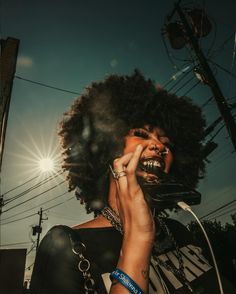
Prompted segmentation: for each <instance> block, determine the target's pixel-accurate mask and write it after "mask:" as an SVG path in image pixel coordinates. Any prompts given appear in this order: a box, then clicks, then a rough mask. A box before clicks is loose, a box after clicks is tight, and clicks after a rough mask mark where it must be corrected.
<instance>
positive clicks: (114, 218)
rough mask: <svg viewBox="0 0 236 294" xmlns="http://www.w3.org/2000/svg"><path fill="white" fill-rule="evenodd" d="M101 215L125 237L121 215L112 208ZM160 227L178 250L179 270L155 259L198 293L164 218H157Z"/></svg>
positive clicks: (187, 286) (155, 256)
mask: <svg viewBox="0 0 236 294" xmlns="http://www.w3.org/2000/svg"><path fill="white" fill-rule="evenodd" d="M101 214H102V215H103V216H104V217H105V218H106V219H107V220H108V221H109V222H110V223H111V225H112V226H113V227H114V228H115V229H116V230H117V231H119V232H120V233H121V234H122V235H123V227H122V224H121V221H120V218H119V215H118V214H117V213H116V212H115V211H114V210H113V209H112V208H111V207H108V206H106V207H104V208H103V210H102V211H101ZM156 218H157V220H158V222H159V224H160V227H161V228H162V229H163V230H164V232H165V233H166V235H167V236H169V237H170V240H171V242H172V243H173V245H174V247H175V249H176V255H177V259H178V262H179V268H176V267H175V266H173V265H171V264H168V263H167V262H165V261H163V260H161V259H160V258H159V257H157V254H154V256H153V258H154V259H155V260H156V261H157V262H158V264H159V265H161V266H163V267H164V268H165V269H167V270H168V271H170V272H172V273H173V274H174V275H175V276H177V277H178V278H179V279H180V280H181V281H182V282H183V284H184V285H185V287H186V288H187V289H188V290H189V291H190V292H191V293H193V294H194V293H197V292H195V291H194V290H193V288H192V287H191V286H190V283H189V282H188V280H187V279H186V276H185V273H184V262H183V258H182V254H181V252H180V249H179V246H178V245H177V243H176V241H175V238H174V236H173V234H172V233H171V231H170V230H169V228H168V227H167V225H166V223H165V221H164V218H160V217H156ZM153 249H154V250H153V252H154V253H157V252H156V251H157V250H155V245H154V248H153Z"/></svg>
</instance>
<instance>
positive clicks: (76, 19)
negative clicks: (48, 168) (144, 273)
mask: <svg viewBox="0 0 236 294" xmlns="http://www.w3.org/2000/svg"><path fill="white" fill-rule="evenodd" d="M173 3H174V1H171V0H165V1H164V0H156V1H154V0H147V1H137V0H136V1H133V0H126V1H124V0H120V1H117V0H109V1H108V0H100V1H96V0H86V1H82V0H69V1H62V0H60V1H55V0H51V1H46V0H43V1H32V0H31V1H30V0H21V1H17V0H1V2H0V5H1V16H0V17H1V23H0V25H1V27H0V29H1V30H0V33H1V38H2V39H6V38H7V37H14V38H17V39H19V40H20V47H19V53H18V62H17V70H16V75H17V76H18V77H21V78H25V79H29V80H32V81H36V82H41V83H44V84H47V85H50V86H55V87H58V88H62V89H65V90H69V91H72V92H77V93H81V92H82V91H83V89H84V87H86V85H88V84H89V83H90V82H92V81H93V80H101V79H103V78H104V77H105V76H106V75H108V74H111V73H117V74H129V73H131V72H132V71H133V70H134V68H139V69H140V70H141V71H142V72H143V73H144V75H145V76H146V77H150V78H152V79H153V80H155V81H156V83H157V84H160V85H162V86H163V85H165V84H166V83H167V82H168V81H169V80H170V78H171V77H172V76H173V75H175V74H176V73H178V72H179V69H183V68H186V67H188V66H190V65H192V63H191V61H190V60H189V59H191V58H193V59H194V57H193V55H194V54H193V52H190V51H191V50H190V49H188V50H187V49H181V50H173V49H172V48H171V47H170V46H169V43H168V40H166V44H167V47H168V50H169V54H170V55H171V58H172V61H173V63H174V64H175V66H173V64H172V63H171V62H170V60H169V58H168V55H167V52H166V50H165V47H164V45H163V42H162V38H161V29H162V28H163V26H164V22H165V18H166V15H167V14H168V13H170V12H171V11H172V9H173ZM182 3H183V4H184V6H185V7H186V6H187V7H193V6H194V5H195V6H197V7H199V6H202V5H203V7H204V8H205V9H206V11H207V13H208V15H209V17H210V19H211V21H212V24H213V28H212V31H211V33H210V34H209V36H207V37H205V38H202V40H201V46H202V48H203V51H204V52H205V54H206V55H207V56H208V58H209V59H210V60H211V61H214V62H215V63H216V64H217V65H218V66H212V69H213V71H214V73H215V74H216V78H217V80H218V82H219V85H220V87H221V88H222V91H223V93H224V95H225V97H226V98H227V99H230V98H232V97H234V96H235V95H236V94H235V90H236V86H235V77H233V76H232V75H229V74H228V73H226V71H225V70H227V71H230V72H232V73H233V74H234V75H235V74H236V65H235V59H234V53H235V52H234V45H235V37H234V35H235V28H236V26H235V11H236V3H235V1H234V0H226V1H224V2H222V1H214V0H206V1H192V2H191V3H190V2H189V1H187V2H186V1H182ZM186 3H187V5H186ZM191 55H192V56H191ZM195 63H196V60H195ZM219 66H221V67H223V68H224V69H225V70H222V69H221V68H220V67H219ZM186 80H187V78H186ZM186 80H184V81H186ZM184 81H183V82H180V83H179V84H178V85H176V86H175V87H173V90H172V91H173V92H175V91H176V90H177V89H178V90H179V91H178V93H177V94H179V95H183V94H185V93H186V92H187V91H188V90H189V89H190V88H191V87H192V86H193V85H194V84H195V83H196V79H195V80H193V81H192V82H190V83H189V84H187V85H186V86H185V87H183V88H182V89H180V88H181V86H183V84H184ZM174 84H175V82H172V83H170V84H169V86H168V87H167V89H170V88H171V87H172V86H173V85H174ZM188 95H189V96H191V97H192V98H193V100H194V101H195V103H197V104H199V105H203V104H204V103H205V102H206V101H207V100H208V99H209V98H210V96H211V92H210V90H209V88H208V87H207V86H206V85H203V84H199V85H198V86H196V87H195V88H194V89H193V90H192V91H190V92H189V94H188ZM76 96H77V94H72V93H67V92H63V91H58V90H55V89H51V88H47V87H43V86H40V85H36V84H33V83H29V82H27V81H25V80H22V79H19V78H15V79H14V86H13V92H12V98H11V105H10V113H9V119H8V126H7V135H6V142H5V150H4V158H3V166H2V175H1V192H2V193H6V192H7V191H9V190H10V189H12V188H14V187H17V186H19V185H21V184H22V183H25V182H26V181H28V180H30V179H32V178H34V177H36V178H34V179H33V180H31V181H29V183H28V184H26V185H23V186H21V187H19V188H18V189H16V190H14V191H12V192H11V193H9V194H6V196H5V198H4V199H10V198H11V197H14V196H15V195H19V193H20V192H23V191H25V190H26V189H27V188H30V187H32V186H33V185H35V184H37V183H38V182H40V181H42V179H43V177H47V176H45V175H43V174H42V173H41V172H39V171H37V159H38V158H39V156H46V155H48V154H50V155H51V156H52V155H53V156H54V157H55V158H56V159H57V162H58V169H59V161H60V159H59V158H60V157H59V146H58V139H57V127H58V122H59V121H60V120H61V117H62V113H63V112H64V111H65V110H66V109H67V108H68V107H69V105H70V104H71V103H72V101H73V100H74V99H75V97H76ZM228 102H231V103H234V102H236V99H235V98H232V99H230V100H228ZM203 111H204V114H205V116H206V119H207V122H208V124H210V123H212V122H213V121H214V120H215V119H216V118H218V117H219V112H218V110H217V107H216V106H215V102H214V100H212V101H211V102H210V103H208V104H207V106H205V107H204V108H203ZM233 113H234V114H235V111H234V112H233ZM220 126H221V125H219V126H218V127H217V128H216V130H215V131H217V129H218V128H219V127H220ZM213 134H214V133H213ZM207 139H210V137H208V138H207ZM214 140H215V141H216V142H217V143H218V144H219V146H218V148H217V149H216V150H215V151H214V152H213V153H212V154H211V155H210V156H209V161H210V163H209V164H208V165H207V175H206V177H205V179H203V180H202V181H201V183H200V185H199V191H200V192H201V193H202V204H201V205H200V206H198V207H194V210H195V212H197V214H198V215H199V216H204V215H206V214H208V213H209V212H211V211H213V210H214V209H217V208H218V207H220V206H222V205H225V204H227V203H229V202H231V201H234V200H236V193H235V192H236V184H235V173H236V168H235V166H236V154H235V153H233V146H232V144H231V142H230V139H229V138H228V134H227V132H226V131H225V129H222V131H221V132H219V134H218V135H217V136H216V137H215V139H214ZM64 178H65V175H59V176H58V177H56V178H55V179H52V180H50V181H49V182H48V183H45V184H44V185H42V186H41V187H39V188H37V189H34V190H33V191H32V192H30V193H28V194H26V195H25V196H22V197H20V198H19V199H18V200H15V201H12V203H11V204H10V203H9V204H8V205H6V206H5V207H4V208H3V210H6V209H9V208H11V207H12V206H13V205H18V207H15V208H12V209H9V211H7V212H5V213H3V214H2V216H1V218H2V225H1V244H2V246H5V245H7V244H10V245H9V246H8V248H16V246H21V247H27V248H31V245H32V241H34V240H35V237H32V236H31V227H32V225H35V224H37V223H38V215H37V212H38V210H39V209H40V207H43V209H45V212H44V218H47V220H45V221H44V222H43V234H45V232H46V231H47V230H48V229H49V228H50V227H51V226H53V225H54V224H58V223H64V224H68V225H72V224H75V223H79V222H82V221H84V220H86V219H88V218H89V217H91V216H87V215H86V214H85V213H84V212H83V208H82V207H81V206H80V204H79V202H78V201H76V200H75V199H71V200H69V201H68V199H70V198H73V193H67V194H64V195H63V193H66V189H67V187H66V185H65V184H61V185H58V186H57V187H55V188H54V189H51V190H50V191H48V192H47V193H44V194H42V195H41V196H38V197H36V198H35V199H33V200H29V199H30V198H31V197H33V196H35V195H37V194H39V193H41V192H43V191H45V190H47V189H48V190H49V189H50V188H52V187H53V186H55V185H57V184H59V183H60V182H61V181H63V180H64ZM60 195H61V196H60ZM57 196H60V197H58V198H56V199H55V200H52V199H53V198H55V197H57ZM26 200H29V201H27V202H25V203H23V204H21V203H22V202H23V201H26ZM47 200H51V202H49V203H47V204H43V205H42V203H43V202H46V201H47ZM66 200H67V201H66ZM61 202H64V203H63V204H61V205H58V206H55V207H53V208H51V209H49V210H48V209H47V208H48V207H50V206H54V205H57V204H59V203H61ZM235 202H236V201H235ZM235 202H233V203H232V205H231V206H228V207H226V209H224V210H220V211H219V212H217V213H216V214H212V215H211V217H214V216H218V215H220V214H223V215H222V216H220V217H219V218H217V220H220V221H222V222H225V221H230V219H231V218H230V214H231V213H234V212H236V206H235ZM25 210H28V211H27V212H24V211H25ZM229 210H232V212H229ZM34 213H35V215H34V216H31V217H28V218H27V216H28V215H30V214H34ZM15 214H18V215H17V216H15V217H14V216H13V215H15ZM25 216H26V218H25V219H22V220H19V218H21V217H25ZM177 217H179V218H180V219H181V220H183V221H187V220H186V215H183V214H182V213H180V214H179V215H178V216H177ZM6 218H7V219H6ZM4 219H6V220H5V221H4ZM190 219H191V217H190ZM10 221H11V222H10ZM7 222H8V223H7ZM24 242H25V243H24ZM15 243H22V244H18V245H16V246H15V245H14V246H13V245H11V244H15ZM23 243H24V244H23ZM4 248H6V246H5V247H4ZM17 248H18V247H17ZM33 258H34V251H32V252H31V254H29V255H28V259H27V265H30V264H31V263H32V262H33Z"/></svg>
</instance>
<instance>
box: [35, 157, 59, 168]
mask: <svg viewBox="0 0 236 294" xmlns="http://www.w3.org/2000/svg"><path fill="white" fill-rule="evenodd" d="M38 164H39V169H40V171H41V172H53V171H54V170H55V162H54V160H53V159H52V158H50V157H44V158H41V159H40V160H39V162H38Z"/></svg>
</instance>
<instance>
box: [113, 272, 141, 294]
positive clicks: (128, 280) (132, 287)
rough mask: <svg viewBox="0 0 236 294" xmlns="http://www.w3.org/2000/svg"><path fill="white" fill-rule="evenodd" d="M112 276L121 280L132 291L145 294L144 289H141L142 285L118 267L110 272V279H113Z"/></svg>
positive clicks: (136, 293) (134, 293)
mask: <svg viewBox="0 0 236 294" xmlns="http://www.w3.org/2000/svg"><path fill="white" fill-rule="evenodd" d="M112 278H113V279H116V280H117V281H118V282H120V283H121V284H122V285H123V286H124V287H125V288H126V289H128V290H129V292H130V293H133V294H144V292H143V290H141V289H140V287H139V286H138V285H137V284H136V283H135V282H134V281H133V280H132V279H131V278H130V277H129V276H128V275H127V274H126V273H124V272H123V271H122V270H120V269H118V268H117V269H115V270H114V271H113V272H112V273H111V274H110V279H111V280H112Z"/></svg>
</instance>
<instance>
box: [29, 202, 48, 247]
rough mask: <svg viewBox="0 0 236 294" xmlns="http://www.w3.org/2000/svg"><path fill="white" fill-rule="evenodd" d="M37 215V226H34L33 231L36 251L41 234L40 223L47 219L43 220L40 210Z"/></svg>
mask: <svg viewBox="0 0 236 294" xmlns="http://www.w3.org/2000/svg"><path fill="white" fill-rule="evenodd" d="M38 214H39V224H38V225H37V226H34V227H33V228H32V229H33V236H35V235H36V234H37V242H36V250H38V247H39V242H40V235H41V233H42V226H41V225H42V222H43V220H47V218H43V209H42V207H41V208H40V211H38Z"/></svg>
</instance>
